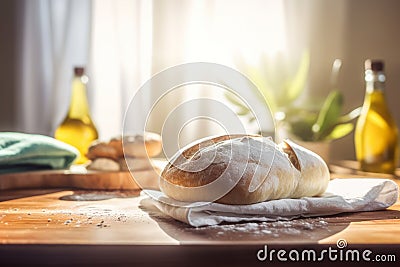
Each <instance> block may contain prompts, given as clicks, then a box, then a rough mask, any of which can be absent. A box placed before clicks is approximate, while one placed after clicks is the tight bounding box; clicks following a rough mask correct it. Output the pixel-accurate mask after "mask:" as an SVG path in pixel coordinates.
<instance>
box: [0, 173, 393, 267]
mask: <svg viewBox="0 0 400 267" xmlns="http://www.w3.org/2000/svg"><path fill="white" fill-rule="evenodd" d="M332 176H333V177H341V178H346V177H354V176H358V177H364V176H365V174H362V175H360V174H357V173H352V174H333V175H332ZM367 176H368V175H367ZM369 176H371V175H369ZM392 179H393V180H395V181H396V182H397V183H398V184H399V185H400V180H398V179H396V178H392ZM145 198H146V196H144V195H141V194H140V192H139V191H135V190H131V191H93V190H91V191H88V190H72V189H71V190H66V189H26V190H6V191H2V192H1V193H0V242H1V243H2V245H0V265H2V263H3V264H4V263H7V265H19V264H25V263H35V264H41V265H46V264H47V263H58V264H65V265H75V264H76V263H85V264H86V265H87V264H88V263H93V264H96V265H106V266H109V264H111V263H118V265H123V264H128V263H139V264H141V265H142V266H143V265H146V264H151V266H155V265H154V264H162V265H163V266H181V264H186V265H190V266H193V265H195V264H194V263H199V262H209V263H212V264H211V265H210V266H214V264H218V265H219V266H223V265H229V266H243V264H245V265H246V266H249V265H252V264H259V263H260V262H258V260H257V258H256V253H257V251H258V250H260V249H261V248H263V246H264V245H268V246H270V247H271V248H275V249H282V248H287V249H289V248H302V249H304V248H314V249H317V250H321V249H323V248H326V247H328V246H332V247H335V248H337V247H336V242H337V241H338V240H339V239H344V240H346V241H347V244H348V248H350V247H351V248H359V249H365V248H369V249H371V250H373V251H374V252H375V253H385V254H395V255H396V256H397V260H398V261H400V250H399V249H400V201H397V203H396V204H395V205H393V206H392V207H390V208H389V209H387V210H384V211H376V212H361V213H353V214H341V215H336V216H329V217H323V218H322V217H319V218H308V219H299V220H294V221H290V222H271V223H262V224H255V223H253V224H252V225H251V226H252V227H251V229H250V230H249V229H248V228H246V227H247V226H248V225H246V224H238V225H222V226H212V227H202V228H193V227H189V226H187V225H185V224H183V223H180V222H177V221H175V220H173V219H171V218H169V217H167V216H165V215H163V214H161V213H160V212H158V210H157V209H156V208H154V207H152V206H148V205H145V202H144V199H145ZM246 229H247V230H246ZM203 266H204V265H203Z"/></svg>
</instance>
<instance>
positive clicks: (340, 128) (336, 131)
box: [324, 122, 354, 140]
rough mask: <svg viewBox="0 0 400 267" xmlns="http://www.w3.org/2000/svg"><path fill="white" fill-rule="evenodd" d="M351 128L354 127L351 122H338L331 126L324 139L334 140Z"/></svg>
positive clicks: (346, 133)
mask: <svg viewBox="0 0 400 267" xmlns="http://www.w3.org/2000/svg"><path fill="white" fill-rule="evenodd" d="M353 129H354V124H353V123H351V122H349V123H344V124H338V125H336V126H335V127H334V128H333V130H332V132H331V133H330V134H329V135H328V136H327V137H326V138H325V139H324V140H335V139H339V138H342V137H344V136H346V135H348V134H349V133H351V131H353Z"/></svg>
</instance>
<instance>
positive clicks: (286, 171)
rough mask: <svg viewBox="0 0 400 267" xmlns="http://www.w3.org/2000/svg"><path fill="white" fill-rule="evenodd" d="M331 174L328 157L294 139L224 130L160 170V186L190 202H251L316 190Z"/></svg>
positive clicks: (319, 191)
mask: <svg viewBox="0 0 400 267" xmlns="http://www.w3.org/2000/svg"><path fill="white" fill-rule="evenodd" d="M329 180H330V175H329V170H328V167H327V165H326V163H325V162H324V161H323V160H322V159H321V157H319V156H318V155H317V154H315V153H314V152H311V151H309V150H307V149H305V148H303V147H301V146H299V145H297V144H295V143H293V142H291V141H284V142H282V143H281V144H279V145H276V144H275V143H274V142H273V141H272V139H271V138H266V137H262V136H250V135H230V136H229V135H224V136H219V137H214V138H207V139H203V140H200V141H199V142H196V143H194V144H191V145H189V146H186V147H185V148H183V149H182V150H181V151H179V152H178V153H177V154H176V155H175V156H174V157H173V158H172V160H171V161H170V163H169V164H168V165H167V166H166V167H165V168H164V170H163V172H162V173H161V176H160V189H161V190H162V191H163V192H164V193H165V194H166V195H167V196H169V197H171V198H173V199H176V200H179V201H185V202H197V201H204V202H211V201H214V202H218V203H224V204H252V203H258V202H263V201H267V200H272V199H281V198H300V197H306V196H309V197H311V196H317V195H320V194H322V193H324V191H325V190H326V187H327V185H328V182H329Z"/></svg>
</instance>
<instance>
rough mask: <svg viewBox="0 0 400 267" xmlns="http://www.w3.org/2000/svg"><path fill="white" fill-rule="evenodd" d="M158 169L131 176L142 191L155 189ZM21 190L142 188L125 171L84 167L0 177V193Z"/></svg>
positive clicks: (156, 187) (139, 172) (137, 172)
mask: <svg viewBox="0 0 400 267" xmlns="http://www.w3.org/2000/svg"><path fill="white" fill-rule="evenodd" d="M159 173H160V168H157V167H156V168H154V170H145V171H136V172H135V173H134V175H135V176H136V177H139V178H140V180H141V181H142V180H143V181H145V182H144V185H143V186H145V188H149V189H150V188H151V189H158V174H159ZM22 188H80V189H104V190H116V189H121V190H135V189H141V187H140V186H139V185H138V184H137V183H136V180H135V179H134V178H133V176H132V174H131V173H130V172H127V171H113V172H104V171H91V170H86V169H85V168H84V167H83V166H72V167H71V168H70V169H68V170H44V171H43V170H41V171H29V172H20V173H11V174H2V175H0V190H8V189H22Z"/></svg>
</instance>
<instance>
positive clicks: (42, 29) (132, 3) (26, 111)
mask: <svg viewBox="0 0 400 267" xmlns="http://www.w3.org/2000/svg"><path fill="white" fill-rule="evenodd" d="M313 2H314V1H312V0H310V1H306V2H305V5H304V4H302V5H300V4H299V3H297V2H296V1H284V0H252V1H244V0H243V1H228V0H205V1H196V0H185V1H183V0H169V1H160V0H153V1H147V0H114V1H111V0H92V1H90V0H72V1H67V0H32V1H25V15H24V20H25V21H24V25H23V28H24V33H23V47H22V50H23V51H22V55H23V56H22V62H21V68H22V79H21V80H22V84H21V90H20V96H21V97H20V99H22V100H21V101H22V103H21V107H22V109H20V110H21V111H22V112H21V114H20V122H21V128H22V129H23V130H24V131H28V132H39V133H44V134H52V132H53V131H54V129H55V127H56V126H57V124H59V123H60V122H61V120H62V118H63V116H64V115H65V113H66V110H67V106H68V103H69V96H70V88H69V86H70V79H71V75H72V69H73V66H75V65H85V66H86V67H87V70H88V75H89V78H90V83H89V88H88V95H89V102H90V105H91V111H92V117H93V120H94V122H95V124H96V126H97V128H98V130H99V133H100V138H102V139H107V138H109V137H111V136H114V135H117V134H120V133H121V131H122V123H123V118H124V113H125V110H126V108H127V106H128V104H129V100H130V98H131V97H132V96H133V94H134V92H135V91H136V90H137V89H138V88H139V87H140V85H142V84H143V83H144V82H145V81H147V80H148V79H149V78H151V76H152V75H154V74H155V73H158V72H160V71H161V70H163V69H165V68H168V67H171V66H175V65H177V64H181V63H188V62H196V61H203V62H204V61H206V62H214V63H219V64H224V65H227V66H231V67H233V68H235V69H238V70H239V71H243V72H246V68H244V67H243V66H244V65H246V66H248V65H249V64H250V65H251V64H253V65H255V66H257V64H260V62H259V59H260V58H262V59H263V60H267V61H268V62H269V63H272V65H273V63H276V62H277V61H278V60H279V61H281V60H282V57H277V55H278V54H279V53H280V54H285V55H288V57H289V60H288V62H289V63H288V64H284V65H285V66H286V67H288V68H291V67H293V68H295V67H297V63H296V62H295V61H296V60H297V58H299V57H300V55H301V53H302V51H304V49H307V48H308V46H309V45H310V41H309V40H310V36H311V34H312V29H313V28H312V27H311V26H312V23H314V22H313V21H312V18H313V16H312V14H318V12H317V11H315V10H312V8H311V6H312V3H313ZM337 11H338V12H340V11H341V10H337ZM305 29H309V30H305ZM310 32H311V33H310ZM292 59H295V60H294V61H293V60H292ZM292 61H293V62H295V63H293V64H292ZM183 92H184V93H177V94H175V95H171V96H170V97H169V98H167V99H166V100H165V101H164V103H163V106H161V107H160V108H159V110H158V115H157V116H154V117H152V118H151V121H150V124H149V125H150V128H152V129H154V130H159V129H160V126H161V125H162V123H163V121H164V120H165V116H166V114H168V111H170V109H171V107H173V106H175V105H176V104H177V103H180V102H182V101H183V100H184V99H185V98H186V97H189V98H196V97H199V96H204V95H207V96H208V97H216V98H218V99H220V100H221V99H222V98H223V96H222V94H221V93H216V92H212V91H207V90H205V91H204V93H203V92H201V91H200V92H199V91H198V90H197V91H196V90H193V93H190V90H186V91H185V90H183ZM188 92H189V93H188ZM188 94H189V96H188ZM152 101H154V99H151V92H149V93H148V94H147V95H146V96H145V97H144V98H143V101H142V104H143V105H149V104H150V103H151V102H152ZM205 108H206V107H205ZM145 115H146V114H138V115H137V123H138V124H143V123H144V120H145ZM181 124H182V122H178V121H177V122H176V125H181ZM207 125H208V126H207V127H205V126H204V124H201V123H200V124H197V125H195V126H194V128H192V129H191V131H188V132H187V135H191V138H190V139H196V137H199V136H204V135H206V134H212V133H213V131H214V130H215V129H217V128H218V127H214V126H212V125H209V124H207ZM271 125H272V124H271ZM213 127H214V128H215V129H214V130H213V129H211V128H213Z"/></svg>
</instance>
